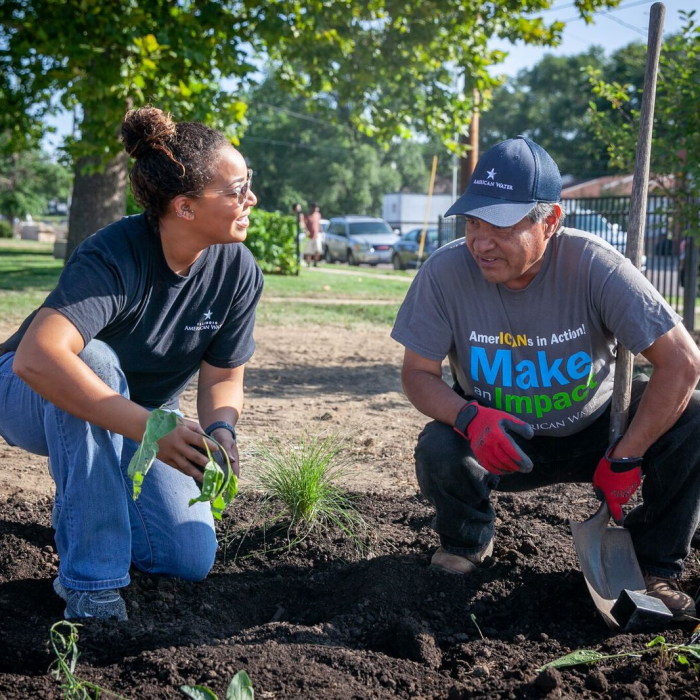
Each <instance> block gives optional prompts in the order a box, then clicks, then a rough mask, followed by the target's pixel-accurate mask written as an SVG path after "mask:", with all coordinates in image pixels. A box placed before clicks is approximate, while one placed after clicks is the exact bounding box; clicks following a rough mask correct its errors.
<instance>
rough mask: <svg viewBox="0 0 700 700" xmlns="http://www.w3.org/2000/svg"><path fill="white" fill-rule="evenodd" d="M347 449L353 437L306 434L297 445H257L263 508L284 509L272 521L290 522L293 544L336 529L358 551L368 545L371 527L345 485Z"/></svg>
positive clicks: (279, 442) (257, 477)
mask: <svg viewBox="0 0 700 700" xmlns="http://www.w3.org/2000/svg"><path fill="white" fill-rule="evenodd" d="M349 448H350V439H349V438H348V437H345V436H342V435H339V434H337V433H332V434H327V435H314V434H309V433H306V434H303V435H302V437H301V438H300V439H299V440H298V441H295V442H283V441H282V440H280V439H273V440H271V441H270V442H269V443H268V444H261V445H259V446H258V448H257V450H256V455H255V456H256V459H255V463H256V466H255V482H256V487H257V488H259V489H260V490H261V491H262V492H263V507H264V508H265V510H267V511H268V512H270V513H271V512H273V511H274V510H275V509H276V508H279V507H280V506H281V510H282V512H281V513H278V514H277V515H276V516H273V518H272V520H278V519H281V518H283V517H285V518H287V519H288V520H289V529H288V532H289V535H290V540H292V541H291V542H290V545H291V544H296V543H297V542H300V541H301V540H303V539H304V538H305V537H307V536H308V535H309V534H311V533H312V532H317V533H319V534H324V535H325V534H331V533H332V532H333V531H335V532H337V533H340V534H341V535H343V536H345V537H347V538H349V539H350V540H351V541H352V542H353V544H354V545H355V546H356V547H357V548H358V549H364V548H365V547H366V544H365V543H366V535H367V534H368V532H369V526H368V524H367V522H366V521H365V519H364V518H363V517H362V515H361V514H360V512H359V511H358V510H357V509H356V508H355V505H354V504H353V502H352V498H351V496H350V495H349V494H348V492H347V491H346V490H345V489H344V488H343V486H342V483H341V482H342V481H343V479H344V478H345V477H346V476H347V474H348V471H349V468H350V463H349V459H348V454H349V451H350V450H349Z"/></svg>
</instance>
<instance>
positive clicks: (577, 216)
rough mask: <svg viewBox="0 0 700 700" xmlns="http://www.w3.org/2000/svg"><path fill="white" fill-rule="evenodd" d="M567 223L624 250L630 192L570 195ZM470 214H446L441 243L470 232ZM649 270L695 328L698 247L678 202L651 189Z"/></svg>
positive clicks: (647, 228)
mask: <svg viewBox="0 0 700 700" xmlns="http://www.w3.org/2000/svg"><path fill="white" fill-rule="evenodd" d="M562 206H563V208H564V211H565V213H566V219H565V225H566V226H570V227H572V228H578V229H582V230H584V231H589V232H590V233H594V234H596V235H598V236H600V237H601V238H603V239H605V240H606V241H608V243H610V244H612V245H613V246H615V247H616V248H617V249H618V250H620V251H621V252H622V253H624V251H625V245H626V243H627V233H626V231H627V227H628V225H629V209H630V198H629V197H587V198H579V199H565V200H563V201H562ZM464 221H465V220H464V217H461V216H455V217H449V218H447V219H444V218H442V217H441V218H440V220H439V222H438V244H439V245H444V244H445V243H449V242H450V241H453V240H455V239H456V238H459V237H461V236H463V235H464ZM642 267H643V270H644V274H645V275H646V276H647V278H648V279H649V281H650V282H651V283H652V284H653V285H654V286H655V287H656V289H658V290H659V292H661V294H663V296H664V297H665V298H666V300H667V301H668V302H669V303H670V304H671V306H672V307H673V308H674V309H675V310H676V311H677V312H678V313H679V314H681V315H682V316H683V322H684V323H685V325H686V327H687V328H688V329H689V330H693V329H694V328H695V304H696V293H697V269H698V247H697V243H696V242H695V240H694V239H693V238H692V237H690V236H685V235H684V232H683V230H682V229H681V227H680V225H679V224H678V218H677V217H676V216H675V213H674V210H673V205H672V202H671V201H670V200H669V199H668V198H667V197H665V196H661V195H649V197H648V199H647V214H646V226H645V231H644V258H643V260H642Z"/></svg>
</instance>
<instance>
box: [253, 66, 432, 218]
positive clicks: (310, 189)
mask: <svg viewBox="0 0 700 700" xmlns="http://www.w3.org/2000/svg"><path fill="white" fill-rule="evenodd" d="M245 99H246V102H248V104H249V108H248V112H247V115H246V116H247V119H248V127H247V129H246V132H245V135H244V136H243V137H242V139H241V150H242V151H243V153H245V155H246V157H247V158H248V160H249V162H250V164H251V167H253V168H254V170H255V182H256V184H255V192H256V194H257V195H258V199H259V200H260V203H261V206H262V207H263V208H265V209H268V210H278V211H282V212H289V211H290V210H291V207H292V205H293V204H294V203H296V202H301V203H302V205H307V204H309V203H310V202H316V203H317V204H319V205H320V207H321V211H322V212H323V214H324V215H325V216H334V215H339V214H347V213H349V212H352V213H355V214H371V215H379V214H380V213H381V206H382V195H384V194H385V193H387V192H397V191H399V190H401V189H402V188H405V189H408V190H417V191H424V190H425V189H426V188H427V186H428V177H429V170H428V169H427V167H426V164H425V161H424V159H423V144H421V143H417V142H415V141H401V140H398V141H395V142H392V143H391V144H390V145H389V146H388V147H387V148H385V149H384V148H381V147H380V146H378V145H377V144H376V143H375V142H374V141H373V140H371V139H370V138H369V137H367V136H364V135H363V134H360V133H359V132H358V131H357V130H356V129H355V128H354V127H353V126H352V125H350V124H343V125H341V124H337V123H335V122H333V121H332V117H333V110H332V109H331V106H330V105H329V104H328V102H327V101H326V100H323V99H320V98H316V99H307V98H304V97H301V96H289V95H288V94H287V93H285V92H284V91H283V90H282V89H281V87H280V85H279V82H278V80H277V77H276V75H274V74H273V75H270V76H269V77H268V78H267V79H266V80H265V81H264V82H263V83H262V84H261V85H260V86H259V87H257V88H255V89H253V90H251V91H250V92H249V93H248V94H246V96H245ZM349 174H351V177H349Z"/></svg>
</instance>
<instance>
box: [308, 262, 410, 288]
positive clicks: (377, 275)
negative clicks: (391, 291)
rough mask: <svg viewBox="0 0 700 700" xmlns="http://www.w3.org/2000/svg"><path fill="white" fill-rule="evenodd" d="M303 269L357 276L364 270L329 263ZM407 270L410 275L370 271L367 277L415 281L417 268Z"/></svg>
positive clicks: (405, 281) (406, 281)
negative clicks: (338, 266)
mask: <svg viewBox="0 0 700 700" xmlns="http://www.w3.org/2000/svg"><path fill="white" fill-rule="evenodd" d="M303 269H304V270H305V271H306V272H328V273H330V274H332V275H354V276H355V277H357V275H358V274H362V272H363V270H362V269H361V268H359V267H356V268H353V269H352V270H348V269H343V268H337V269H336V268H335V265H328V264H326V265H322V266H320V267H304V268H303ZM407 272H408V273H409V274H410V277H403V276H402V275H383V274H382V273H381V272H368V273H367V277H371V278H372V279H375V278H376V279H380V280H394V282H404V283H408V284H410V283H411V282H413V278H414V277H415V270H407Z"/></svg>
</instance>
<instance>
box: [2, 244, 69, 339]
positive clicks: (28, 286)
mask: <svg viewBox="0 0 700 700" xmlns="http://www.w3.org/2000/svg"><path fill="white" fill-rule="evenodd" d="M62 269H63V261H62V260H56V259H55V258H54V257H53V245H51V244H50V243H39V242H38V241H16V240H13V239H5V238H3V239H0V319H2V321H3V323H6V324H8V325H15V324H16V325H19V323H20V321H22V320H24V318H25V316H28V315H29V314H30V313H31V312H32V311H34V309H36V308H37V306H40V305H41V302H43V301H44V299H45V298H46V295H47V294H48V293H49V292H50V291H51V290H52V289H53V288H54V287H55V286H56V282H57V280H58V276H59V275H60V274H61V270H62Z"/></svg>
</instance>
